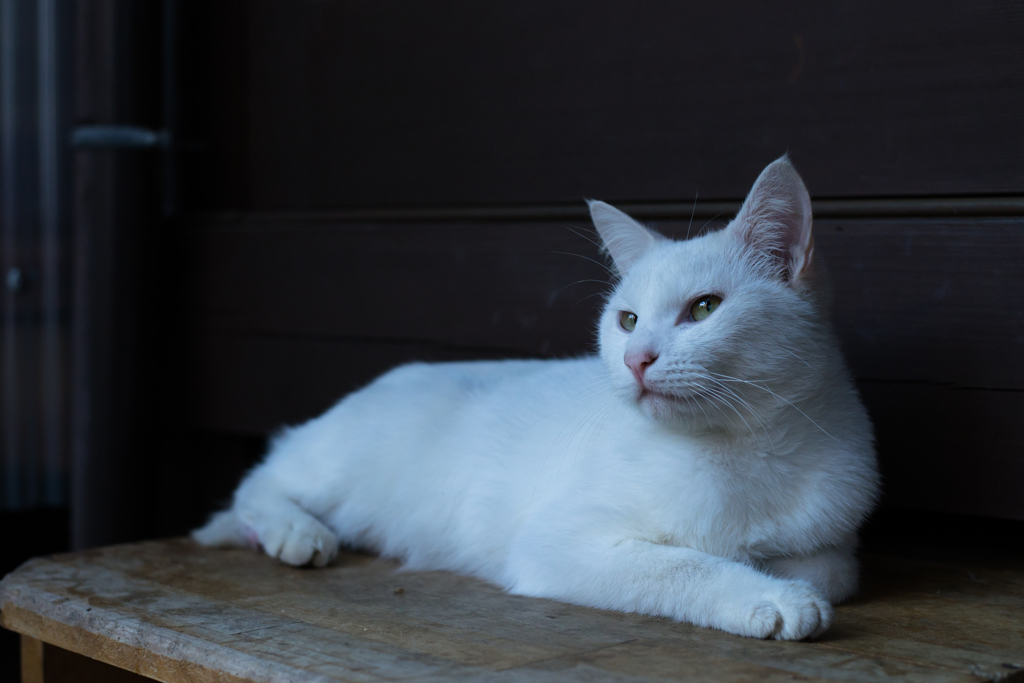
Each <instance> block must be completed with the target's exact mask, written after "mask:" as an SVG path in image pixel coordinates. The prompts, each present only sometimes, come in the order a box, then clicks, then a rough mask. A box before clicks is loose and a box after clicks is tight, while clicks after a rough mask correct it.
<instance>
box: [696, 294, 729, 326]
mask: <svg viewBox="0 0 1024 683" xmlns="http://www.w3.org/2000/svg"><path fill="white" fill-rule="evenodd" d="M720 303H722V297H720V296H715V295H714V294H708V295H707V296H702V297H701V298H699V299H697V300H696V301H694V302H693V305H692V306H690V319H691V320H693V321H694V322H698V323H699V322H700V321H701V320H703V319H704V318H706V317H708V316H709V315H711V314H712V313H714V312H715V310H717V309H718V305H719V304H720Z"/></svg>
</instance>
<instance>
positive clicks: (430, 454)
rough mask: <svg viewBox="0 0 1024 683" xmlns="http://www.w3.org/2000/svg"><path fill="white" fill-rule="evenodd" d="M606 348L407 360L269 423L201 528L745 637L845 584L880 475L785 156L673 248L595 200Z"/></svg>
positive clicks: (838, 592)
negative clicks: (606, 274)
mask: <svg viewBox="0 0 1024 683" xmlns="http://www.w3.org/2000/svg"><path fill="white" fill-rule="evenodd" d="M590 212H591V215H592V217H593V220H594V224H595V225H596V226H597V230H598V232H599V233H600V235H601V239H602V240H603V241H604V244H605V247H606V249H607V251H608V253H609V254H610V255H611V257H612V260H613V261H614V264H615V268H616V270H617V271H618V273H619V275H620V277H621V280H620V281H619V283H618V284H617V286H616V287H615V290H614V292H612V294H611V295H610V297H609V299H608V303H607V306H606V307H605V310H604V314H603V315H602V317H601V321H600V331H599V337H600V356H599V357H586V358H578V359H573V360H550V361H539V360H538V361H501V362H467V363H443V364H436V365H428V364H412V365H406V366H403V367H400V368H397V369H395V370H393V371H391V372H389V373H387V374H386V375H384V376H383V377H381V378H380V379H378V380H376V381H375V382H373V383H372V384H370V385H369V386H368V387H366V388H364V389H362V390H360V391H357V392H355V393H354V394H351V395H350V396H348V397H346V398H345V399H343V400H342V401H341V402H339V403H338V404H337V405H336V406H334V407H333V408H332V409H331V410H329V411H328V412H327V413H326V414H324V415H322V416H321V417H318V418H316V419H314V420H311V421H309V422H307V423H306V424H304V425H302V426H300V427H295V428H293V429H288V430H287V431H285V432H283V433H282V434H281V435H280V436H278V437H277V438H276V439H275V440H274V442H273V446H272V448H271V451H270V454H269V455H268V457H267V459H266V461H265V462H264V463H263V464H261V465H259V466H258V467H256V468H255V469H254V470H253V471H252V472H251V473H249V475H248V476H247V477H246V478H245V480H244V481H243V482H242V484H241V486H240V487H239V488H238V491H237V492H236V493H235V497H234V503H233V505H232V507H231V509H230V510H228V511H226V512H221V513H219V514H217V515H215V516H214V517H213V518H212V520H211V521H210V523H209V524H208V525H207V526H206V527H204V528H202V529H199V530H197V531H196V532H194V537H195V539H196V540H198V541H199V542H200V543H203V544H206V545H245V544H255V543H256V542H258V544H259V545H260V546H262V547H263V550H264V551H265V552H266V553H267V554H268V555H270V556H272V557H276V558H279V559H280V560H281V561H283V562H286V563H288V564H293V565H302V564H306V563H309V562H312V563H313V564H314V565H316V566H323V565H325V564H327V563H328V562H330V561H331V559H332V558H333V557H334V556H335V554H336V552H337V549H338V544H339V542H341V543H344V544H348V545H352V546H357V547H361V548H367V549H370V550H373V551H375V552H378V553H381V554H383V555H386V556H391V557H397V558H401V559H402V560H403V561H404V562H405V565H406V567H407V568H409V569H446V570H451V571H455V572H462V573H465V574H472V575H474V576H478V577H481V578H483V579H486V580H488V581H492V582H494V583H496V584H499V585H501V586H503V587H505V588H506V589H508V590H509V591H511V592H513V593H517V594H521V595H529V596H537V597H546V598H554V599H556V600H564V601H568V602H574V603H577V604H581V605H591V606H594V607H601V608H606V609H616V610H624V611H633V612H642V613H646V614H655V615H664V616H666V617H670V618H672V619H678V620H682V621H687V622H691V623H693V624H698V625H700V626H710V627H714V628H719V629H723V630H725V631H730V632H732V633H737V634H741V635H745V636H753V637H756V638H766V637H775V638H783V639H799V638H804V637H807V636H815V635H817V634H820V633H821V632H823V631H824V630H825V629H826V628H827V627H828V625H829V621H830V619H831V617H832V609H831V606H830V602H836V601H840V600H843V599H845V598H846V597H848V596H849V595H850V594H851V593H852V592H853V591H854V590H855V588H856V583H857V562H856V559H855V557H854V547H855V545H856V533H857V527H858V525H859V524H860V523H861V521H862V520H863V519H864V516H865V514H866V513H867V512H868V511H869V510H870V509H871V507H872V506H873V505H874V502H875V500H876V498H877V495H878V486H879V485H878V475H877V472H876V466H875V455H874V449H873V446H872V441H873V439H872V429H871V424H870V422H869V420H868V417H867V414H866V413H865V410H864V408H863V406H862V405H861V403H860V400H859V398H858V396H857V392H856V390H855V389H854V386H853V383H852V381H851V379H850V376H849V373H848V371H847V369H846V367H845V364H844V362H843V359H842V356H841V355H840V351H839V348H838V345H837V343H836V340H835V338H834V336H833V334H832V332H831V330H830V328H829V323H828V314H827V311H826V309H825V304H824V302H823V298H824V295H823V293H822V286H821V285H820V276H819V273H818V271H819V270H820V267H819V266H818V265H817V263H816V261H815V259H813V258H812V255H813V241H812V238H811V208H810V199H809V197H808V194H807V190H806V188H805V187H804V184H803V182H802V181H801V179H800V177H799V175H797V173H796V171H795V170H794V169H793V167H792V166H791V164H790V163H789V161H788V159H786V158H785V157H783V158H781V159H779V160H777V161H775V162H774V163H772V164H771V165H770V166H768V167H767V168H766V169H765V170H764V171H763V172H762V173H761V176H760V177H759V178H758V180H757V182H756V184H755V185H754V187H753V189H752V190H751V192H750V194H749V196H748V197H747V199H746V201H745V202H744V204H743V207H742V209H741V210H740V212H739V214H738V215H737V216H736V218H735V220H733V221H732V223H731V224H730V225H729V226H728V227H727V228H726V229H724V230H720V231H718V232H713V233H710V234H706V235H704V236H702V237H698V238H694V239H691V240H688V241H683V242H674V241H671V240H668V239H666V238H664V237H662V236H661V235H659V234H657V233H654V232H651V231H649V230H648V229H646V228H644V227H643V226H641V225H640V224H639V223H637V222H635V221H634V220H632V219H631V218H629V217H628V216H626V215H625V214H624V213H622V212H620V211H618V210H617V209H614V208H613V207H611V206H609V205H608V204H605V203H603V202H597V201H595V202H591V203H590Z"/></svg>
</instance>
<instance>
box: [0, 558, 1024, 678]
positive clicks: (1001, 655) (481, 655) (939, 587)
mask: <svg viewBox="0 0 1024 683" xmlns="http://www.w3.org/2000/svg"><path fill="white" fill-rule="evenodd" d="M865 576H866V586H865V590H864V592H863V594H862V596H861V597H860V598H858V599H857V600H855V601H854V602H852V603H850V604H848V605H844V606H841V607H839V608H838V609H837V610H836V618H835V622H834V625H833V627H832V629H831V630H830V631H829V632H828V633H827V634H826V635H825V636H824V637H823V638H822V639H820V640H818V641H817V642H814V643H782V642H775V641H758V640H750V639H746V638H740V637H737V636H732V635H729V634H726V633H722V632H719V631H713V630H706V629H700V628H695V627H693V626H688V625H685V624H677V623H673V622H671V621H668V620H667V619H659V618H651V617H645V616H638V615H633V614H620V613H616V612H605V611H600V610H593V609H587V608H583V607H575V606H572V605H566V604H562V603H558V602H552V601H548V600H538V599H531V598H522V597H516V596H510V595H506V594H504V593H502V592H501V591H500V590H499V589H497V588H495V587H494V586H491V585H489V584H486V583H483V582H481V581H477V580H474V579H469V578H465V577H460V576H455V575H453V574H448V573H443V572H427V573H400V572H396V571H395V565H394V564H393V563H391V562H385V561H381V560H377V559H374V558H372V557H369V556H366V555H359V554H343V555H342V556H341V557H340V558H339V559H338V561H337V562H336V563H335V564H334V565H332V566H331V567H330V568H328V569H325V570H308V569H306V570H302V569H292V568H289V567H285V566H281V565H279V564H277V563H275V562H273V561H272V560H270V559H268V558H266V557H264V556H261V555H258V554H256V553H253V552H250V551H243V550H209V549H204V548H199V547H197V546H196V545H194V544H193V543H191V542H190V541H186V540H170V541H159V542H148V543H139V544H133V545H124V546H117V547H112V548H103V549H99V550H92V551H87V552H80V553H74V554H67V555H58V556H54V557H49V558H41V559H36V560H32V561H31V562H28V563H27V564H25V565H23V566H22V567H21V568H20V569H18V570H17V571H15V572H13V573H12V574H10V575H8V576H7V577H6V578H5V579H4V580H3V582H2V583H0V606H2V615H0V623H2V624H3V626H5V627H7V628H9V629H13V630H14V631H17V632H19V633H21V634H22V638H23V647H22V650H23V676H24V680H25V681H26V682H28V681H32V682H41V681H57V680H103V681H114V682H115V683H116V682H117V681H130V680H141V679H140V678H139V675H141V676H145V677H149V678H152V679H156V680H160V681H169V682H170V681H379V680H392V679H416V680H432V681H448V680H459V681H463V680H488V681H491V680H494V681H520V680H529V681H548V680H560V681H561V680H571V681H612V680H616V681H619V680H622V681H645V680H656V679H686V680H698V681H702V680H707V681H730V680H734V681H751V680H758V681H761V680H770V681H775V680H815V679H817V680H822V679H825V680H834V681H865V680H884V681H889V680H906V681H919V680H920V681H982V680H1003V681H1011V680H1012V681H1024V670H1022V669H1021V667H1022V666H1024V571H1021V569H1020V568H1016V569H1015V568H1007V567H1002V568H1000V567H989V568H984V569H983V568H978V567H972V568H966V567H962V566H950V565H941V564H932V563H924V562H914V561H908V560H898V559H889V558H880V557H868V558H866V560H865ZM76 653H77V654H76ZM83 655H84V656H83ZM113 667H118V668H119V669H124V670H126V671H118V670H115V669H114V668H113ZM129 672H134V673H129Z"/></svg>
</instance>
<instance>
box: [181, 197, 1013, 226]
mask: <svg viewBox="0 0 1024 683" xmlns="http://www.w3.org/2000/svg"><path fill="white" fill-rule="evenodd" d="M613 203H614V204H615V205H616V206H618V207H619V208H621V209H622V210H623V211H626V212H627V213H629V214H630V215H632V216H634V217H636V218H639V219H642V220H658V219H661V220H688V219H689V218H690V217H691V216H692V217H693V218H695V219H696V218H699V219H704V220H707V219H709V218H717V217H719V216H721V217H729V216H732V215H734V214H735V213H736V211H737V210H738V209H739V207H740V202H738V201H697V202H627V201H624V202H613ZM813 211H814V215H815V217H817V218H915V217H916V218H930V217H951V216H957V217H979V218H987V217H998V216H1024V197H938V198H906V199H904V198H889V199H886V198H882V199H875V198H871V199H815V200H814V201H813ZM588 218H589V214H588V212H587V207H586V205H585V204H584V203H583V201H580V202H578V203H572V204H526V205H511V206H501V205H493V206H437V207H431V206H424V207H360V208H350V209H338V210H336V211H303V212H272V211H271V212H252V213H249V212H217V213H208V214H194V215H192V216H189V217H187V218H186V220H189V222H192V221H195V220H199V221H201V222H202V221H206V220H209V221H214V222H218V223H220V222H224V221H235V220H238V221H250V220H255V221H261V220H267V221H279V220H281V219H287V220H289V221H292V220H300V221H303V222H314V223H315V222H325V223H336V222H346V223H348V222H351V223H366V222H434V221H438V222H442V221H443V222H451V221H550V220H587V219H588Z"/></svg>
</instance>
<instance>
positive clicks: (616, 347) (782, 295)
mask: <svg viewBox="0 0 1024 683" xmlns="http://www.w3.org/2000/svg"><path fill="white" fill-rule="evenodd" d="M590 213H591V216H592V218H593V220H594V225H595V226H596V227H597V231H598V233H599V234H600V235H601V239H602V240H603V242H604V247H605V250H606V251H607V252H608V254H609V255H610V256H611V258H612V261H613V262H614V264H615V269H616V271H617V273H618V275H619V282H618V283H617V285H616V287H615V289H614V291H613V292H612V294H611V295H610V297H609V299H608V304H607V306H606V307H605V310H604V313H603V315H602V317H601V321H600V331H599V340H600V348H601V357H602V358H603V359H604V361H605V363H606V364H607V365H608V368H609V370H610V372H611V382H612V384H613V386H614V388H615V390H616V391H617V392H618V393H620V394H621V395H622V396H623V397H624V398H625V399H626V400H627V401H630V402H635V403H636V404H637V405H638V406H639V407H640V408H641V409H642V410H643V411H644V412H645V413H647V414H648V415H650V416H651V417H653V418H655V419H658V420H667V421H684V422H688V423H690V424H692V425H693V426H695V427H700V426H701V425H707V426H710V427H714V428H716V429H717V428H725V429H741V430H747V429H751V430H758V431H759V427H758V425H757V423H756V421H757V420H759V419H763V418H764V417H766V416H767V415H769V414H770V413H771V412H772V411H774V410H777V409H778V408H779V406H780V405H782V404H783V403H782V402H783V401H790V400H793V399H794V398H795V397H798V396H800V395H801V394H802V392H804V391H805V390H806V389H807V388H808V386H809V381H810V380H811V379H812V378H813V376H814V375H815V374H816V373H818V374H820V369H821V367H822V364H823V363H827V362H828V359H829V358H830V357H831V356H830V351H831V350H832V349H831V348H830V345H831V341H830V337H829V335H828V333H827V327H826V325H825V323H824V321H823V315H824V314H823V312H822V310H821V307H820V305H819V303H818V297H817V294H816V285H815V280H816V277H815V276H814V270H815V268H813V267H812V264H813V254H814V242H813V239H812V237H811V202H810V197H809V196H808V193H807V189H806V188H805V187H804V184H803V181H802V180H801V179H800V176H799V175H798V174H797V172H796V170H795V169H794V168H793V166H792V164H791V163H790V162H789V160H788V159H787V158H786V157H782V158H781V159H778V160H777V161H775V162H773V163H772V164H770V165H769V166H768V167H767V168H765V170H764V171H763V172H762V173H761V175H760V177H759V178H758V179H757V182H755V183H754V187H753V188H752V189H751V191H750V194H749V195H748V196H747V198H746V200H745V201H744V203H743V206H742V208H741V209H740V211H739V213H738V214H737V215H736V218H735V219H734V220H733V221H732V222H731V223H730V224H729V225H728V226H727V227H726V228H725V229H723V230H719V231H716V232H711V233H708V234H706V235H703V236H701V237H696V238H693V239H690V240H686V241H673V240H670V239H667V238H666V237H664V236H662V235H660V234H659V233H656V232H653V231H651V230H649V229H647V228H645V227H644V226H642V225H640V224H639V223H638V222H636V221H635V220H633V219H632V218H630V217H629V216H627V215H626V214H624V213H622V212H621V211H619V210H617V209H615V208H614V207H612V206H610V205H608V204H605V203H604V202H598V201H593V202H590Z"/></svg>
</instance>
